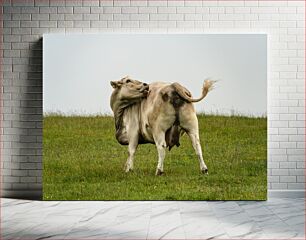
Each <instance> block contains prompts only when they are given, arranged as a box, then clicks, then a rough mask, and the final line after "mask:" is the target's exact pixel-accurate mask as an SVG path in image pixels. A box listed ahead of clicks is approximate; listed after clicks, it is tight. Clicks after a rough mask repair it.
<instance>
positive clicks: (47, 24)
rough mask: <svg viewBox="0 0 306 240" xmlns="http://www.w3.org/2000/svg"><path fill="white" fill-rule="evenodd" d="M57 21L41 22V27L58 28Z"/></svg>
mask: <svg viewBox="0 0 306 240" xmlns="http://www.w3.org/2000/svg"><path fill="white" fill-rule="evenodd" d="M56 26H57V21H40V22H39V27H51V28H52V27H56Z"/></svg>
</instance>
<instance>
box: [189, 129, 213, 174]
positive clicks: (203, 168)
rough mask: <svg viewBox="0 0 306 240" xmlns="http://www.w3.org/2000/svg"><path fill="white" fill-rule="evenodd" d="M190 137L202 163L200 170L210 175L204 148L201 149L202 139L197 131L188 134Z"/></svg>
mask: <svg viewBox="0 0 306 240" xmlns="http://www.w3.org/2000/svg"><path fill="white" fill-rule="evenodd" d="M188 136H189V137H190V140H191V143H192V146H193V148H194V150H195V152H196V154H197V157H198V159H199V163H200V169H201V172H202V173H204V174H208V169H207V166H206V164H205V162H204V160H203V155H202V148H201V144H200V138H199V133H198V131H197V130H195V131H191V132H189V133H188Z"/></svg>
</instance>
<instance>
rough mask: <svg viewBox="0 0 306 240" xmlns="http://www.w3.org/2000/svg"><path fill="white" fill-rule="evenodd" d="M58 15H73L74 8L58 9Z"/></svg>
mask: <svg viewBox="0 0 306 240" xmlns="http://www.w3.org/2000/svg"><path fill="white" fill-rule="evenodd" d="M57 13H59V14H65V13H70V14H72V13H73V7H58V8H57Z"/></svg>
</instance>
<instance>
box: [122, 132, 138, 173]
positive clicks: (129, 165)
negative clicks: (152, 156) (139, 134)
mask: <svg viewBox="0 0 306 240" xmlns="http://www.w3.org/2000/svg"><path fill="white" fill-rule="evenodd" d="M136 140H137V141H136ZM137 146H138V138H137V139H134V140H132V141H130V142H129V147H128V151H129V157H128V159H127V161H126V163H125V172H130V171H132V170H133V167H134V155H135V152H136V149H137Z"/></svg>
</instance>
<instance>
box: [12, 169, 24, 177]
mask: <svg viewBox="0 0 306 240" xmlns="http://www.w3.org/2000/svg"><path fill="white" fill-rule="evenodd" d="M11 174H12V175H11V176H13V177H24V176H27V175H28V170H22V169H20V170H19V169H18V170H15V169H13V170H11Z"/></svg>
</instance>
